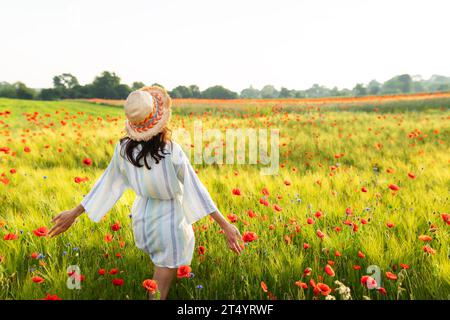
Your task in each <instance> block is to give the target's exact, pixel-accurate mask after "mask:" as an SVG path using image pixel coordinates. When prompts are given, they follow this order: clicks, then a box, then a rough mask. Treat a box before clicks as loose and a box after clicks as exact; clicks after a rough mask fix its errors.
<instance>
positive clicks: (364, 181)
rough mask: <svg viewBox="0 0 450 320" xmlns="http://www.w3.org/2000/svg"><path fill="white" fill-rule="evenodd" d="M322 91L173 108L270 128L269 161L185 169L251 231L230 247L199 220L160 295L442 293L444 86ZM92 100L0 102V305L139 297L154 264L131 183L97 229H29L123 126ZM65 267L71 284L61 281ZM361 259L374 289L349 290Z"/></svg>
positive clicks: (447, 246)
mask: <svg viewBox="0 0 450 320" xmlns="http://www.w3.org/2000/svg"><path fill="white" fill-rule="evenodd" d="M324 100H326V101H322V102H323V103H322V102H320V103H319V102H318V100H314V101H306V100H275V101H274V100H263V101H261V100H228V101H224V100H222V101H217V100H214V101H211V100H175V101H174V110H173V116H172V122H171V127H172V128H177V127H185V128H186V129H188V130H190V131H191V130H192V129H193V128H192V125H193V122H194V120H202V122H203V127H204V128H218V129H221V130H225V129H226V128H230V127H233V128H266V127H273V128H279V129H280V159H281V161H280V163H281V168H280V172H279V175H276V176H261V175H260V174H259V169H260V168H259V166H253V165H240V166H237V165H235V166H231V165H196V166H195V167H196V169H197V170H198V175H199V177H200V178H201V180H202V181H203V182H204V184H205V185H206V186H207V188H208V189H209V190H210V193H211V195H212V197H213V199H214V200H215V201H216V203H217V205H218V207H219V209H220V210H221V211H222V213H223V214H224V215H225V216H229V219H231V220H234V219H236V218H237V221H236V222H234V223H236V225H237V226H238V228H239V229H240V230H241V232H242V233H244V232H255V233H256V235H257V236H258V239H257V240H256V241H254V242H250V243H248V244H247V245H246V247H245V250H244V253H243V254H242V255H241V256H236V255H234V254H233V253H232V252H231V251H229V249H228V248H227V247H226V245H225V241H224V239H223V235H222V234H220V233H219V228H218V227H217V225H215V224H214V223H213V222H212V221H211V220H209V219H207V218H205V219H203V220H201V221H199V222H198V223H196V225H195V232H196V247H197V248H198V247H199V246H203V247H204V249H205V252H204V254H200V252H199V251H197V248H196V252H195V254H194V260H193V263H192V265H191V267H192V273H193V276H192V277H191V278H182V279H178V280H177V283H176V285H175V286H174V287H173V289H172V294H171V297H172V298H178V299H218V298H223V299H260V298H267V297H268V296H270V297H272V298H273V297H276V298H278V299H313V298H315V299H325V298H326V297H325V296H326V294H329V295H332V296H335V297H336V298H337V299H339V298H341V295H340V294H339V293H338V292H337V291H334V289H337V288H338V285H337V284H336V283H335V280H339V281H340V282H341V283H343V284H344V285H345V286H347V287H349V288H350V290H351V291H350V294H351V296H352V298H353V299H362V298H363V297H369V298H371V299H438V298H440V299H449V298H450V277H449V276H448V275H449V274H450V259H449V254H450V240H449V235H450V225H449V224H450V216H448V213H449V209H450V206H449V203H448V196H449V194H448V193H449V187H450V180H449V176H450V175H449V174H448V173H449V165H450V156H449V153H448V150H449V136H450V130H449V121H450V113H449V107H450V96H449V94H435V95H432V96H416V97H414V98H413V96H408V97H396V98H391V99H390V100H379V99H378V100H377V99H363V100H361V99H350V100H344V101H341V100H342V99H338V100H333V99H324ZM96 103H97V104H96ZM96 103H92V102H86V101H58V102H38V101H24V100H8V99H0V159H1V162H0V175H1V177H0V197H1V198H0V199H1V206H2V210H1V212H0V236H1V238H0V299H39V298H43V297H45V295H46V294H47V293H49V294H57V295H58V296H59V297H61V298H63V299H73V298H80V299H145V298H146V292H145V290H144V289H143V288H142V281H143V280H145V279H148V278H151V276H152V266H151V262H150V259H149V257H148V256H147V255H146V254H144V253H142V252H141V251H139V249H137V248H135V246H134V242H133V234H132V230H131V219H130V218H129V217H128V215H129V212H130V208H131V205H132V201H133V199H134V194H133V193H132V192H131V191H127V192H126V193H125V195H124V196H123V197H122V199H121V200H119V202H118V204H117V205H116V206H115V208H114V209H113V210H112V211H111V212H110V213H109V214H108V216H107V217H106V219H105V220H104V221H103V222H102V223H99V224H95V223H92V222H90V221H89V220H88V219H87V218H86V217H82V218H81V219H80V220H79V221H78V222H77V223H76V225H75V226H73V227H72V228H71V229H70V230H69V231H68V232H66V233H65V234H63V235H62V236H60V237H58V238H56V239H48V238H46V237H39V236H38V235H39V234H40V233H39V229H38V228H40V227H44V226H46V227H50V223H49V221H50V220H51V217H52V216H54V215H55V214H57V213H59V212H60V211H63V210H67V209H69V208H72V207H74V206H76V205H77V204H78V203H79V202H80V201H81V199H82V197H83V195H84V194H86V193H87V192H88V191H89V190H90V188H91V187H92V185H93V183H94V182H95V180H96V179H97V178H98V177H99V176H100V174H101V173H102V172H103V170H104V169H105V168H106V166H107V164H108V162H109V160H110V157H111V155H112V151H113V144H114V143H115V142H116V141H117V139H118V138H119V137H121V136H122V135H123V131H122V127H123V121H124V119H125V118H124V116H123V114H122V109H121V108H118V107H116V106H108V105H106V104H111V102H110V101H96ZM98 103H100V104H101V105H98ZM112 103H115V104H119V105H122V103H123V102H122V101H120V102H112ZM204 143H205V144H206V143H208V141H204ZM86 158H89V159H91V160H92V165H89V166H88V165H86V164H84V163H83V160H84V159H86ZM393 185H395V186H398V187H399V189H398V190H392V188H393V187H392V186H393ZM390 186H391V188H390ZM233 189H239V191H240V195H235V194H233V192H232V191H233ZM393 189H395V188H393ZM263 191H264V193H265V194H264V193H263ZM266 191H268V192H266ZM234 193H236V192H234ZM261 198H263V199H264V200H267V202H268V203H267V206H266V205H264V204H261V202H264V201H261ZM253 213H254V214H255V215H254V214H253ZM116 222H118V223H119V224H120V226H121V228H120V230H118V231H112V229H111V225H112V224H114V223H116ZM70 265H78V266H79V267H80V270H81V275H82V277H81V278H82V280H83V281H82V283H81V286H82V288H81V289H80V290H69V289H68V288H67V287H66V281H67V279H68V275H67V272H66V271H67V267H68V266H70ZM327 265H328V267H327ZM370 266H376V267H375V268H378V269H376V270H379V276H380V278H379V280H378V282H379V283H377V287H379V288H378V289H372V290H369V289H368V288H367V286H366V285H363V284H362V283H361V280H362V279H363V280H364V279H366V278H364V276H365V275H371V274H372V272H373V271H370V270H367V268H368V267H370ZM330 268H331V269H332V270H334V272H330ZM100 269H105V270H106V274H105V275H100V274H99V270H100ZM114 269H117V273H116V274H109V271H111V270H112V271H113V272H112V273H114ZM308 271H309V272H308ZM333 273H334V275H333ZM372 276H373V277H374V278H377V276H378V275H377V273H375V274H374V275H372ZM36 277H40V278H41V279H43V282H41V283H35V282H33V280H32V279H33V278H34V279H35V280H36V279H39V278H36ZM113 279H123V280H124V283H123V285H122V286H115V285H113V283H112V281H113ZM311 280H314V283H315V284H317V283H322V284H324V286H322V285H321V286H320V288H321V289H320V290H319V291H317V288H318V287H317V286H316V290H314V283H313V282H311ZM261 282H264V283H265V284H266V285H267V290H268V291H269V292H270V295H268V294H267V293H266V292H265V291H264V290H263V288H262V287H261ZM302 283H304V284H302ZM305 285H306V288H305V289H303V288H301V286H305ZM327 286H328V287H329V288H330V289H332V291H331V292H327V290H326V288H327ZM263 287H264V285H263ZM381 288H382V289H381ZM314 291H315V293H316V295H315V294H314Z"/></svg>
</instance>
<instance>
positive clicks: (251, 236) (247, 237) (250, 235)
mask: <svg viewBox="0 0 450 320" xmlns="http://www.w3.org/2000/svg"><path fill="white" fill-rule="evenodd" d="M257 239H258V235H257V234H256V233H254V232H245V233H244V235H243V236H242V240H244V242H253V241H255V240H257Z"/></svg>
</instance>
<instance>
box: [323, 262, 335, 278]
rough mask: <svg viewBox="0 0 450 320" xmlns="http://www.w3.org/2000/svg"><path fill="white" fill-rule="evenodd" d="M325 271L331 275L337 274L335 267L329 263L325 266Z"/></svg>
mask: <svg viewBox="0 0 450 320" xmlns="http://www.w3.org/2000/svg"><path fill="white" fill-rule="evenodd" d="M325 273H326V274H327V275H329V276H330V277H334V275H335V273H334V270H333V268H332V267H331V266H330V265H329V264H327V265H326V266H325Z"/></svg>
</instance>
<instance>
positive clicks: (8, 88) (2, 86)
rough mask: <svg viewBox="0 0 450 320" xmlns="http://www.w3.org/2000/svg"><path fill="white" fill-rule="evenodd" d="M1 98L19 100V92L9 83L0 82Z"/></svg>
mask: <svg viewBox="0 0 450 320" xmlns="http://www.w3.org/2000/svg"><path fill="white" fill-rule="evenodd" d="M0 97H3V98H17V92H16V88H15V87H14V85H12V84H10V83H8V82H0Z"/></svg>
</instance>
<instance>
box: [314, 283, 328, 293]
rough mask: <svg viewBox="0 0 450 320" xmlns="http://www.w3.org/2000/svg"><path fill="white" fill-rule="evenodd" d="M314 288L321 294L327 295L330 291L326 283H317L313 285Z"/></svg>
mask: <svg viewBox="0 0 450 320" xmlns="http://www.w3.org/2000/svg"><path fill="white" fill-rule="evenodd" d="M314 289H315V290H316V289H317V290H318V292H319V293H320V294H321V295H323V296H327V295H329V294H330V293H331V288H330V287H329V286H328V285H326V284H325V283H320V282H319V283H318V284H317V285H316V286H315V288H314Z"/></svg>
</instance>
